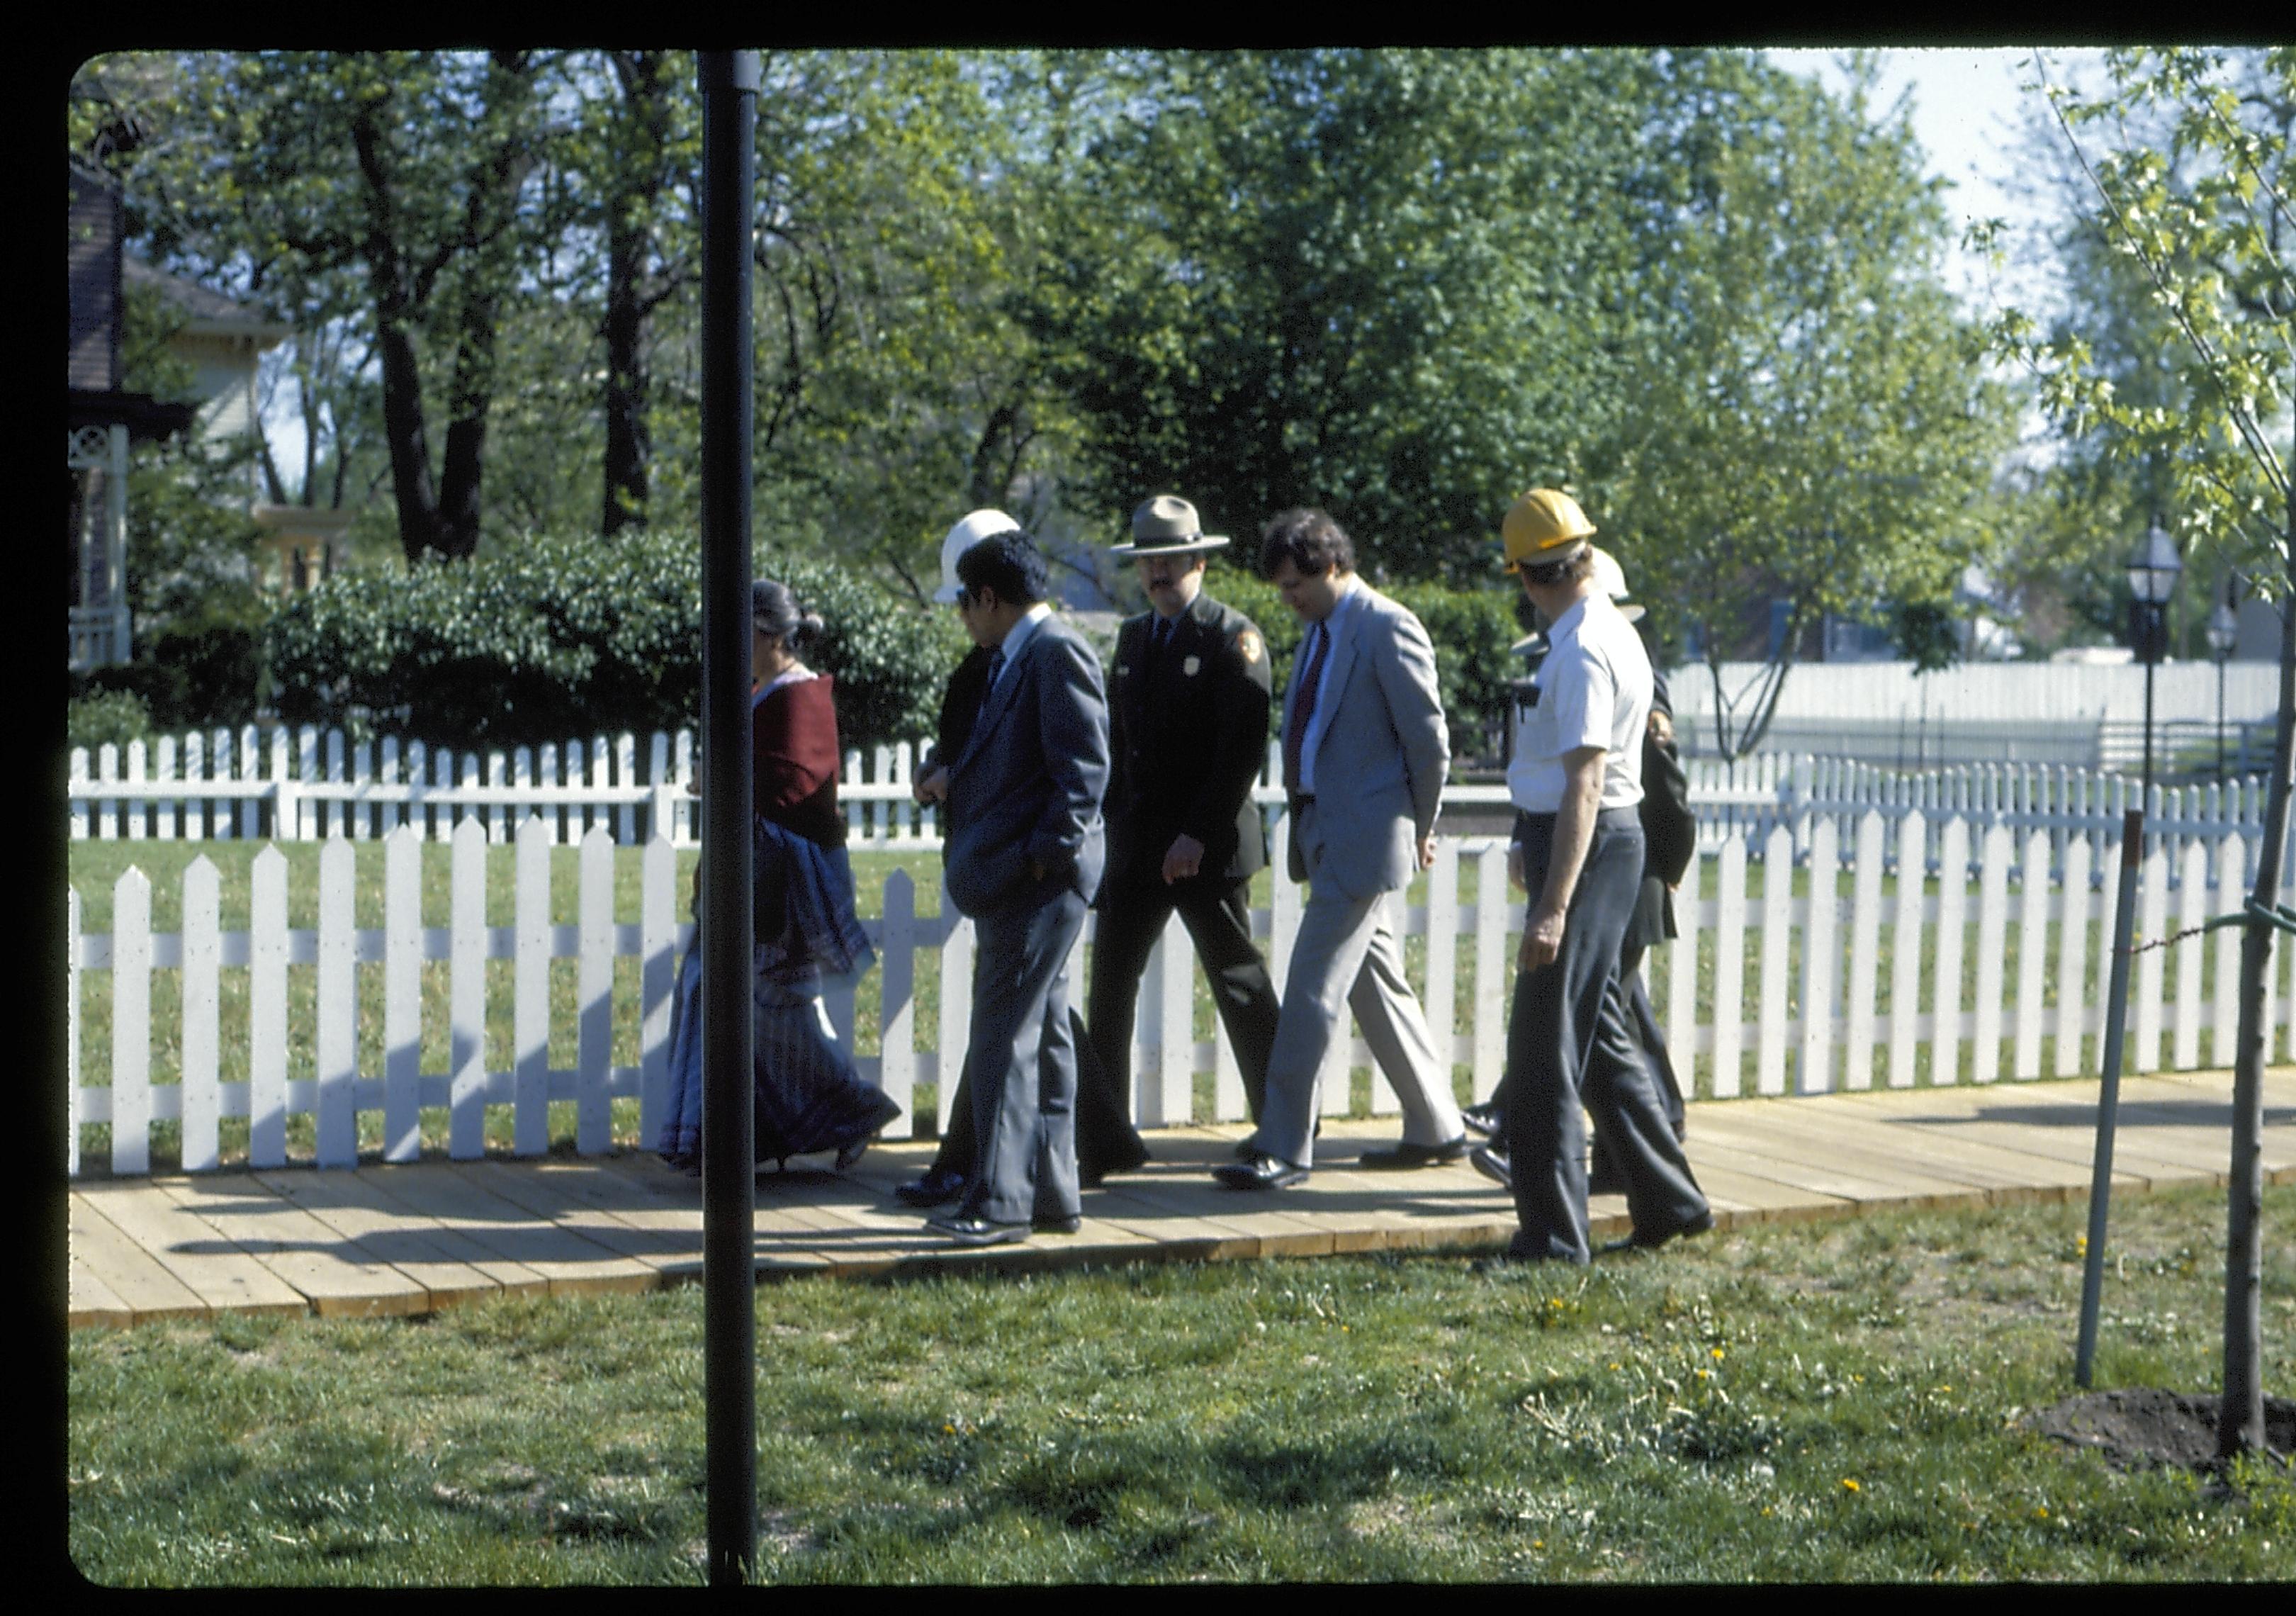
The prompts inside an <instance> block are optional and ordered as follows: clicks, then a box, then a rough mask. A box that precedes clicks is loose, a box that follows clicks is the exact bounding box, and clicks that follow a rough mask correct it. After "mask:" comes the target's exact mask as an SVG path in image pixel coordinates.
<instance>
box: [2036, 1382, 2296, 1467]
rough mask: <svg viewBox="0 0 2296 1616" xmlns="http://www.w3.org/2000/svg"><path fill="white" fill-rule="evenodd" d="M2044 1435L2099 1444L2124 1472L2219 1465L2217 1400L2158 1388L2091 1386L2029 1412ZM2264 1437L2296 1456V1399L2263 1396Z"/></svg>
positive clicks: (2285, 1459) (2279, 1452)
mask: <svg viewBox="0 0 2296 1616" xmlns="http://www.w3.org/2000/svg"><path fill="white" fill-rule="evenodd" d="M2026 1423H2027V1424H2029V1425H2030V1427H2031V1428H2032V1429H2033V1430H2035V1431H2039V1432H2040V1433H2041V1434H2042V1435H2043V1436H2047V1437H2054V1438H2055V1439H2056V1440H2059V1441H2060V1442H2066V1443H2070V1444H2071V1445H2072V1446H2073V1447H2076V1448H2094V1449H2095V1450H2096V1451H2097V1452H2098V1453H2100V1454H2102V1455H2103V1456H2104V1461H2105V1463H2106V1464H2111V1465H2112V1466H2113V1467H2114V1468H2115V1469H2117V1470H2146V1469H2153V1468H2155V1467H2173V1468H2176V1469H2178V1470H2193V1471H2213V1470H2215V1469H2216V1468H2217V1467H2218V1464H2217V1399H2215V1398H2214V1397H2191V1396H2186V1395H2185V1393H2183V1392H2178V1391H2164V1390H2161V1389H2159V1388H2158V1387H2152V1386H2140V1387H2137V1388H2135V1389H2134V1390H2125V1391H2092V1392H2087V1393H2084V1394H2083V1395H2081V1396H2079V1397H2073V1398H2067V1399H2065V1400H2064V1401H2063V1402H2062V1403H2059V1404H2058V1405H2056V1407H2054V1408H2044V1409H2039V1410H2037V1411H2036V1412H2034V1413H2032V1414H2030V1415H2027V1416H2026ZM2264 1440H2265V1446H2266V1447H2267V1448H2269V1449H2270V1450H2271V1451H2272V1454H2273V1456H2275V1457H2276V1458H2277V1459H2278V1460H2279V1461H2280V1462H2281V1463H2282V1464H2289V1463H2290V1462H2291V1456H2292V1455H2296V1401H2291V1400H2290V1399H2287V1398H2267V1399H2264Z"/></svg>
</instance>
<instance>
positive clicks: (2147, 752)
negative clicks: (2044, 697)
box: [2127, 516, 2185, 808]
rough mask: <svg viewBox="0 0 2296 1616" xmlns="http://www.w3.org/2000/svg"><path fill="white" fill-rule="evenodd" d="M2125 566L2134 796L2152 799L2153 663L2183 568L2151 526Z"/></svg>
mask: <svg viewBox="0 0 2296 1616" xmlns="http://www.w3.org/2000/svg"><path fill="white" fill-rule="evenodd" d="M2127 566H2128V643H2129V644H2130V646H2131V648H2132V649H2134V650H2135V651H2136V660H2138V661H2140V662H2142V663H2144V792H2143V794H2142V795H2141V796H2139V797H2138V798H2137V800H2138V801H2139V802H2141V803H2143V804H2144V805H2145V807H2146V808H2150V807H2151V806H2152V802H2153V669H2154V668H2156V667H2158V666H2159V665H2160V661H2161V658H2162V657H2164V656H2166V655H2167V654H2168V652H2169V625H2168V613H2169V595H2173V594H2174V593H2176V588H2177V574H2178V573H2180V572H2182V571H2183V570H2185V562H2184V558H2183V557H2182V556H2180V555H2178V554H2177V541H2176V540H2175V539H2173V538H2171V537H2169V535H2168V534H2167V533H2166V532H2164V531H2162V530H2161V519H2160V518H2159V517H2158V516H2155V517H2154V518H2153V526H2152V527H2151V528H2150V529H2147V530H2146V532H2145V535H2144V538H2143V540H2142V541H2140V542H2139V543H2138V545H2137V546H2136V551H2135V553H2134V554H2131V555H2130V556H2129V558H2128V562H2127Z"/></svg>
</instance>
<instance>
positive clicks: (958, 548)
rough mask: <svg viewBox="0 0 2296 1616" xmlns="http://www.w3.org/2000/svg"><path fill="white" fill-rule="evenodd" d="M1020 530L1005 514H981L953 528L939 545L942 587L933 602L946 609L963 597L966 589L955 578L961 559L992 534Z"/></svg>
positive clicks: (988, 511)
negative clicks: (957, 560)
mask: <svg viewBox="0 0 2296 1616" xmlns="http://www.w3.org/2000/svg"><path fill="white" fill-rule="evenodd" d="M1020 526H1021V524H1020V523H1019V522H1017V521H1013V519H1012V518H1011V517H1009V516H1007V515H1005V513H1004V512H1002V511H993V510H981V511H975V512H972V513H971V514H970V515H968V516H966V517H965V519H964V521H960V522H958V523H957V524H956V526H955V527H953V528H951V529H949V530H948V537H946V538H944V539H942V540H941V541H940V587H939V588H938V589H936V590H934V591H933V599H935V600H937V601H939V603H941V604H942V605H944V606H946V605H948V604H949V603H951V602H953V601H955V599H956V597H957V596H958V595H961V594H962V593H964V585H963V584H961V583H959V582H958V581H957V577H956V558H957V557H958V556H960V555H962V554H964V553H965V552H966V551H967V550H970V549H972V546H975V545H977V544H979V543H980V541H981V540H982V539H984V538H987V537H988V536H989V535H990V534H992V533H1010V532H1013V530H1014V529H1018V528H1019V527H1020Z"/></svg>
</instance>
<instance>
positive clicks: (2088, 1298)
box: [2073, 808, 2144, 1391]
mask: <svg viewBox="0 0 2296 1616" xmlns="http://www.w3.org/2000/svg"><path fill="white" fill-rule="evenodd" d="M2143 862H2144V812H2143V810H2141V809H2136V808H2132V809H2130V810H2128V812H2127V813H2125V814H2124V815H2122V816H2121V821H2120V903H2119V905H2118V906H2116V907H2115V909H2114V910H2113V919H2112V973H2111V977H2110V986H2108V987H2107V988H2106V989H2105V998H2104V1052H2103V1054H2104V1059H2103V1084H2102V1086H2101V1087H2099V1088H2098V1089H2097V1095H2096V1154H2095V1157H2094V1158H2093V1159H2092V1161H2091V1163H2090V1169H2089V1185H2088V1249H2087V1251H2086V1252H2085V1253H2084V1254H2083V1258H2084V1260H2083V1261H2082V1263H2081V1303H2080V1336H2079V1341H2077V1343H2076V1344H2075V1346H2074V1348H2073V1383H2074V1384H2075V1385H2077V1386H2079V1388H2080V1389H2081V1390H2084V1391H2086V1390H2088V1384H2089V1376H2090V1374H2091V1372H2092V1371H2093V1370H2094V1369H2095V1366H2096V1308H2097V1299H2098V1298H2099V1297H2100V1296H2101V1295H2102V1294H2103V1290H2104V1229H2105V1220H2106V1218H2108V1217H2109V1216H2110V1214H2111V1210H2112V1136H2113V1130H2114V1128H2116V1127H2117V1126H2118V1124H2119V1121H2120V1048H2121V1033H2122V1029H2124V1028H2125V1027H2126V1026H2127V1025H2128V947H2129V944H2130V943H2131V942H2132V941H2133V940H2134V938H2135V933H2136V870H2137V866H2138V865H2140V864H2142V863H2143Z"/></svg>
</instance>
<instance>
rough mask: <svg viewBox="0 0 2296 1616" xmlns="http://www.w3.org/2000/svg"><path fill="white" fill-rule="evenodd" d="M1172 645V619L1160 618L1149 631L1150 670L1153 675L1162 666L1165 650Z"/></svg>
mask: <svg viewBox="0 0 2296 1616" xmlns="http://www.w3.org/2000/svg"><path fill="white" fill-rule="evenodd" d="M1171 643H1172V619H1170V618H1168V617H1159V618H1158V619H1156V622H1155V626H1154V627H1153V628H1151V629H1149V631H1148V670H1149V671H1150V672H1151V673H1153V672H1154V671H1155V670H1156V669H1158V668H1159V667H1160V666H1162V664H1163V660H1164V650H1165V648H1166V647H1167V646H1169V644H1171Z"/></svg>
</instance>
